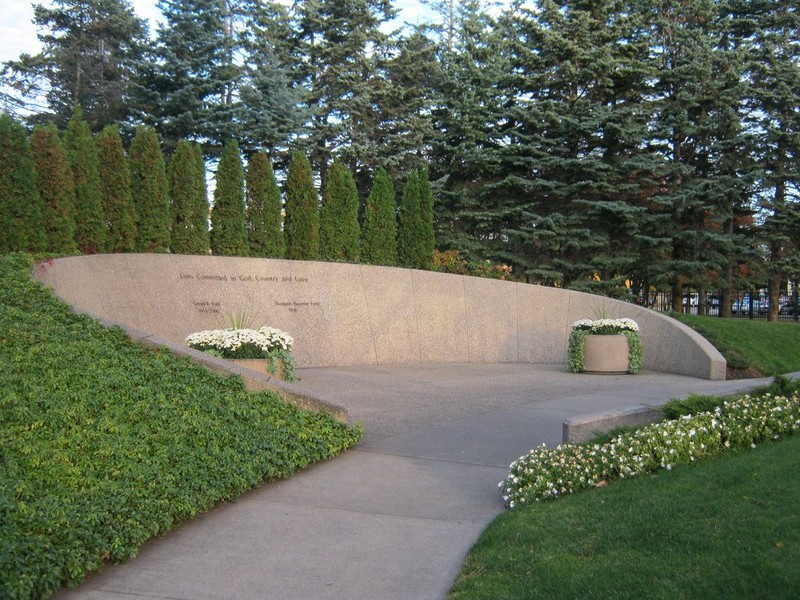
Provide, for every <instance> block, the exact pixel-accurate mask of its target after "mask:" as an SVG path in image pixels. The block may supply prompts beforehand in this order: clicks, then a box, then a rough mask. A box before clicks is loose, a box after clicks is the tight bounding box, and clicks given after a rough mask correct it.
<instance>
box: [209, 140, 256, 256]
mask: <svg viewBox="0 0 800 600" xmlns="http://www.w3.org/2000/svg"><path fill="white" fill-rule="evenodd" d="M244 222H245V217H244V170H243V169H242V157H241V155H240V154H239V144H238V143H236V142H235V141H233V140H231V141H229V142H228V143H227V144H225V148H224V149H223V150H222V156H221V157H220V160H219V168H218V169H217V187H216V188H215V189H214V207H213V208H212V209H211V251H212V252H213V253H214V254H217V255H219V256H247V254H248V248H247V231H246V230H245V224H244Z"/></svg>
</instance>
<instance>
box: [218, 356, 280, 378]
mask: <svg viewBox="0 0 800 600" xmlns="http://www.w3.org/2000/svg"><path fill="white" fill-rule="evenodd" d="M225 360H229V361H230V362H232V363H233V364H235V365H239V366H240V367H244V368H245V369H250V370H251V371H258V372H259V373H262V374H266V375H270V376H272V377H277V378H278V379H283V361H282V360H279V361H278V372H277V373H270V372H269V371H267V363H268V362H269V361H267V360H266V359H265V358H227V359H225Z"/></svg>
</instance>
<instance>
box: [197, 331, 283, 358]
mask: <svg viewBox="0 0 800 600" xmlns="http://www.w3.org/2000/svg"><path fill="white" fill-rule="evenodd" d="M186 344H187V345H188V346H190V347H192V348H195V347H198V346H199V347H206V348H207V347H210V348H214V349H216V350H219V351H220V352H225V351H226V350H227V351H235V350H237V349H239V348H240V347H242V346H244V345H246V344H252V345H253V346H257V347H258V348H260V349H261V350H263V351H264V352H265V353H269V352H272V351H274V350H286V351H287V352H291V351H292V347H293V346H294V339H292V337H291V336H290V335H289V334H288V333H285V332H283V331H281V330H280V329H275V328H274V327H266V326H264V327H260V328H258V329H210V330H206V331H198V332H197V333H193V334H191V335H189V336H187V338H186Z"/></svg>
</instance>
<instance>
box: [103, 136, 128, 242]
mask: <svg viewBox="0 0 800 600" xmlns="http://www.w3.org/2000/svg"><path fill="white" fill-rule="evenodd" d="M96 142H97V157H98V159H99V164H100V187H101V190H102V194H103V212H104V214H105V218H106V226H107V230H106V236H107V245H106V250H107V251H108V252H133V251H134V249H135V248H136V213H135V212H134V208H133V198H132V196H131V170H130V165H129V164H128V158H127V157H126V156H125V150H124V149H123V147H122V139H121V138H120V135H119V127H118V126H117V125H108V126H107V127H106V128H105V129H103V131H102V132H100V134H98V136H97V140H96Z"/></svg>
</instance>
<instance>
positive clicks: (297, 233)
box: [284, 150, 319, 260]
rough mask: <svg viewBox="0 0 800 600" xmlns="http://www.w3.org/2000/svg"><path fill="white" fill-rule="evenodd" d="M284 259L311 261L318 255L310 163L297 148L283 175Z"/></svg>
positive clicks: (317, 204) (316, 218)
mask: <svg viewBox="0 0 800 600" xmlns="http://www.w3.org/2000/svg"><path fill="white" fill-rule="evenodd" d="M284 232H285V235H286V258H288V259H292V260H315V259H317V258H318V257H319V202H318V200H317V191H316V190H315V189H314V180H313V176H312V173H311V163H310V162H309V160H308V158H306V155H305V154H303V152H300V151H299V150H296V151H295V152H293V153H292V162H291V164H290V165H289V173H288V176H287V177H286V217H285V220H284Z"/></svg>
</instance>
